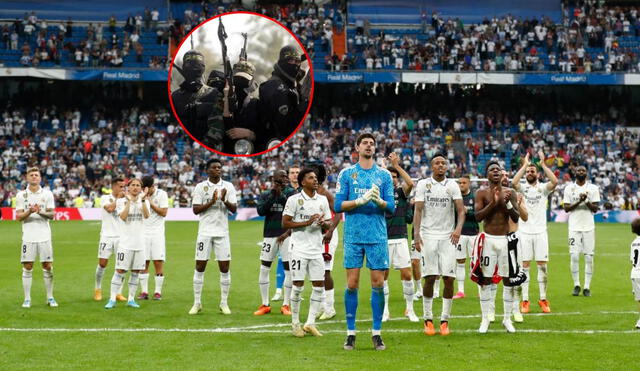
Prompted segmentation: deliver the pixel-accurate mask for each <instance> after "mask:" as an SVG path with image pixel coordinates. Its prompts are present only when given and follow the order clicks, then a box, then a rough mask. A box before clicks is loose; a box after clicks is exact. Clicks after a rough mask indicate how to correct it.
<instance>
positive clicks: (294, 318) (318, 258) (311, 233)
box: [282, 168, 331, 337]
mask: <svg viewBox="0 0 640 371" xmlns="http://www.w3.org/2000/svg"><path fill="white" fill-rule="evenodd" d="M298 183H299V184H300V185H301V186H302V191H301V192H299V193H296V194H294V195H293V196H291V197H289V199H288V200H287V203H286V205H285V207H284V211H283V212H282V226H283V227H284V228H289V229H291V230H292V233H291V248H290V253H291V254H290V256H289V261H290V266H291V273H292V275H293V289H292V290H291V313H292V315H291V324H292V328H293V335H294V336H296V337H304V334H305V332H307V333H310V334H312V335H313V336H322V334H321V333H320V332H319V331H318V329H317V328H316V325H315V321H316V316H317V314H318V312H319V311H320V310H321V306H322V296H323V295H324V259H323V257H322V254H323V246H322V245H323V244H322V238H323V231H326V230H327V229H328V228H329V227H330V226H331V211H330V209H329V202H328V201H327V198H326V197H325V196H323V195H321V194H318V192H316V190H317V188H318V178H317V176H316V174H315V172H314V170H313V169H310V168H305V169H302V171H300V173H299V174H298ZM307 276H308V277H309V280H310V281H311V285H312V286H313V291H312V293H311V299H310V300H309V301H310V303H309V314H308V316H307V322H306V323H305V325H304V327H302V326H301V325H300V300H301V298H300V295H301V294H302V290H303V289H304V280H305V278H306V277H307Z"/></svg>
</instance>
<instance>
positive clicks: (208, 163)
mask: <svg viewBox="0 0 640 371" xmlns="http://www.w3.org/2000/svg"><path fill="white" fill-rule="evenodd" d="M216 162H217V163H219V164H220V166H222V161H220V159H219V158H212V159H211V160H209V161H207V170H208V169H209V167H211V164H215V163H216Z"/></svg>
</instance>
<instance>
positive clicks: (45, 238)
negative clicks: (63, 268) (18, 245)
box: [16, 167, 58, 308]
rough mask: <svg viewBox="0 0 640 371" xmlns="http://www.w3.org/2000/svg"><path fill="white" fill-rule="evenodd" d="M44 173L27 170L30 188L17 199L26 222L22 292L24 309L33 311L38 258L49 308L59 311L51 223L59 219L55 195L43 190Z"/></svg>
mask: <svg viewBox="0 0 640 371" xmlns="http://www.w3.org/2000/svg"><path fill="white" fill-rule="evenodd" d="M41 179H42V178H41V175H40V169H38V168H37V167H30V168H28V169H27V173H26V180H27V188H26V189H25V190H23V191H20V192H18V194H17V195H16V219H17V220H18V221H19V222H22V250H21V252H22V253H21V254H20V262H21V263H22V288H23V289H24V302H23V303H22V307H23V308H31V282H32V281H33V263H34V262H35V261H36V257H37V258H38V259H40V263H41V264H42V276H43V277H44V287H45V289H46V292H47V305H48V306H50V307H57V306H58V303H57V302H56V299H54V298H53V264H52V263H53V247H52V245H51V227H50V226H49V220H51V219H53V217H54V215H55V203H54V200H53V193H51V191H50V190H48V189H44V188H42V186H40V182H41Z"/></svg>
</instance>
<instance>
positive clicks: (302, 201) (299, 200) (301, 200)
mask: <svg viewBox="0 0 640 371" xmlns="http://www.w3.org/2000/svg"><path fill="white" fill-rule="evenodd" d="M303 204H304V200H303V199H301V198H299V199H298V205H300V206H302V205H303Z"/></svg>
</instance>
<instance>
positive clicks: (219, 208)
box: [193, 179, 238, 237]
mask: <svg viewBox="0 0 640 371" xmlns="http://www.w3.org/2000/svg"><path fill="white" fill-rule="evenodd" d="M223 189H226V190H227V196H226V199H227V201H228V202H231V203H234V204H237V202H238V200H237V198H236V190H235V188H233V184H231V183H229V182H227V181H225V180H222V179H220V181H219V182H218V183H211V182H210V181H209V179H207V180H205V181H204V182H200V183H198V185H196V188H195V189H194V190H193V205H204V204H206V203H207V202H209V201H211V199H212V198H213V193H214V192H215V191H216V190H217V191H218V200H217V201H216V203H215V204H213V205H211V207H210V208H208V209H207V210H205V211H203V212H201V213H200V214H198V219H199V220H200V221H199V223H198V236H201V237H224V236H228V235H229V210H228V209H227V207H226V206H225V205H224V202H222V200H220V194H221V192H222V190H223Z"/></svg>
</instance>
